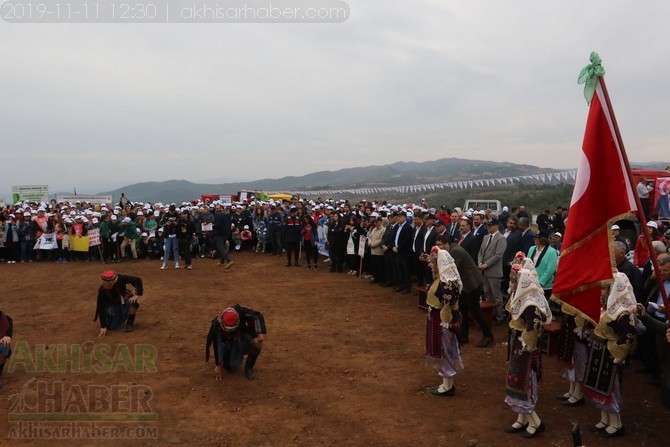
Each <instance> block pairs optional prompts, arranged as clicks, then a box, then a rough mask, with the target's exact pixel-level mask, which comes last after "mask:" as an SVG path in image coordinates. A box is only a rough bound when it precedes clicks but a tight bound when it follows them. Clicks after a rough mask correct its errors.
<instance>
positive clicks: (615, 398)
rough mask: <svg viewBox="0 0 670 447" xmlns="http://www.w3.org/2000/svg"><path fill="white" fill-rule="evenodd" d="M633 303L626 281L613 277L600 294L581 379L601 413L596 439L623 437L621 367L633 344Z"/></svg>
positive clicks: (631, 289)
mask: <svg viewBox="0 0 670 447" xmlns="http://www.w3.org/2000/svg"><path fill="white" fill-rule="evenodd" d="M635 304H636V301H635V295H634V293H633V286H631V284H630V281H629V280H628V277H627V276H626V275H625V274H624V273H621V272H616V273H615V274H614V282H613V283H612V284H611V286H605V287H603V289H602V292H601V305H602V309H603V310H602V313H601V315H600V321H599V322H598V324H597V325H596V327H595V330H594V337H593V342H592V343H591V349H590V352H589V358H588V362H587V368H586V377H585V379H584V394H585V395H586V396H587V397H588V398H589V399H591V400H593V402H594V404H595V405H596V407H597V408H599V409H600V421H599V422H598V423H597V424H596V425H595V426H594V427H593V429H592V431H595V432H596V433H597V434H598V435H600V436H603V437H606V438H611V437H614V436H622V435H623V434H624V427H623V424H622V422H621V407H622V400H621V366H622V365H623V363H624V362H625V361H626V357H627V356H628V353H629V351H630V349H631V346H632V344H633V341H634V340H635V335H636V330H635V324H636V322H637V319H636V317H635V312H636V306H635Z"/></svg>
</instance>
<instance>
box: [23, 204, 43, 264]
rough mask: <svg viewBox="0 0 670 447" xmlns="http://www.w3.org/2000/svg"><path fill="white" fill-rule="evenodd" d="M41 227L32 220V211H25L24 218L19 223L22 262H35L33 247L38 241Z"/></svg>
mask: <svg viewBox="0 0 670 447" xmlns="http://www.w3.org/2000/svg"><path fill="white" fill-rule="evenodd" d="M38 231H39V227H38V225H37V222H35V221H34V220H33V219H32V214H31V213H30V211H24V213H23V218H22V219H21V220H20V221H19V222H18V233H19V240H20V241H21V262H33V251H34V250H33V247H34V246H35V243H36V241H37V232H38Z"/></svg>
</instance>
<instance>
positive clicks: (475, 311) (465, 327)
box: [435, 235, 493, 348]
mask: <svg viewBox="0 0 670 447" xmlns="http://www.w3.org/2000/svg"><path fill="white" fill-rule="evenodd" d="M435 244H436V245H437V246H438V247H440V246H441V245H443V246H444V249H445V250H447V251H449V254H450V255H451V257H452V258H454V262H455V264H456V269H457V270H458V274H459V275H460V277H461V282H462V283H463V290H462V291H461V298H460V300H459V304H458V307H459V309H460V311H461V315H462V322H461V342H462V343H467V342H468V336H469V332H470V323H469V320H468V318H469V316H468V314H471V315H472V316H473V317H474V319H475V321H477V324H478V325H479V327H480V328H482V332H483V334H484V338H482V339H481V340H480V341H478V342H477V344H476V345H475V346H477V347H478V348H485V347H487V346H490V345H491V344H492V343H493V332H491V328H490V327H489V326H488V324H486V320H485V319H484V315H483V314H482V309H481V307H480V306H479V299H480V297H481V296H482V290H483V286H484V279H483V277H482V272H481V271H480V270H479V269H478V268H477V264H475V262H474V261H473V260H472V257H470V254H469V253H468V252H466V251H465V250H464V249H463V247H461V246H459V245H458V244H453V243H451V238H450V237H449V236H447V235H441V236H438V237H437V240H436V241H435Z"/></svg>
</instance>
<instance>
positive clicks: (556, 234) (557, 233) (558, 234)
mask: <svg viewBox="0 0 670 447" xmlns="http://www.w3.org/2000/svg"><path fill="white" fill-rule="evenodd" d="M554 236H558V237H563V235H562V234H561V233H559V232H558V231H557V232H556V233H554Z"/></svg>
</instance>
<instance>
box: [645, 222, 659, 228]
mask: <svg viewBox="0 0 670 447" xmlns="http://www.w3.org/2000/svg"><path fill="white" fill-rule="evenodd" d="M647 226H648V227H651V228H656V229H657V230H658V224H657V223H656V222H655V221H653V220H650V221H649V222H647Z"/></svg>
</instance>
